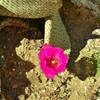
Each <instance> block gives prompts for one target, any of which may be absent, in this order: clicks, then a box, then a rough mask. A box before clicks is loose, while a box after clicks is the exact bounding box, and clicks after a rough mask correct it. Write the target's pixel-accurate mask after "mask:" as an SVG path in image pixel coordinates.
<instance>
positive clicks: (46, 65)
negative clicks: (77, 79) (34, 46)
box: [39, 44, 69, 79]
mask: <svg viewBox="0 0 100 100" xmlns="http://www.w3.org/2000/svg"><path fill="white" fill-rule="evenodd" d="M39 59H40V68H41V70H42V72H43V73H44V74H45V76H46V77H47V78H48V79H52V78H54V77H55V76H56V75H57V74H58V73H61V72H63V71H64V70H65V69H66V65H67V64H68V59H69V57H68V56H67V55H65V54H64V51H63V49H61V48H58V47H54V46H51V45H49V44H44V46H43V47H42V48H41V50H40V52H39Z"/></svg>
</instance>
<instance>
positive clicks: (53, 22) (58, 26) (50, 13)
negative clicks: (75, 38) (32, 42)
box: [0, 0, 70, 51]
mask: <svg viewBox="0 0 100 100" xmlns="http://www.w3.org/2000/svg"><path fill="white" fill-rule="evenodd" d="M61 7H62V0H0V15H3V16H13V17H21V18H43V17H44V18H45V35H44V36H45V37H44V42H45V43H50V44H53V45H55V46H58V47H62V48H63V49H64V50H65V49H66V50H68V51H69V49H70V41H69V37H68V34H67V32H66V29H65V27H64V24H63V22H62V20H61V18H60V14H59V9H60V8H61Z"/></svg>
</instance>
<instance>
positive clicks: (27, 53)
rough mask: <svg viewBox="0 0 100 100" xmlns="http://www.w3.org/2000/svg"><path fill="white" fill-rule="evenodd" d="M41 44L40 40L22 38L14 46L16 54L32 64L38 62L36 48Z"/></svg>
mask: <svg viewBox="0 0 100 100" xmlns="http://www.w3.org/2000/svg"><path fill="white" fill-rule="evenodd" d="M41 46H42V40H28V39H26V38H24V39H23V40H22V41H21V45H20V46H19V47H16V54H17V55H18V56H19V57H20V58H21V59H22V60H24V61H29V62H31V63H33V64H34V65H37V64H38V50H39V49H40V47H41Z"/></svg>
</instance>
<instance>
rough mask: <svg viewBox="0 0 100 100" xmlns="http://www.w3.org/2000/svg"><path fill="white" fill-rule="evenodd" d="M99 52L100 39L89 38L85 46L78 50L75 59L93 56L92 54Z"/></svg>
mask: <svg viewBox="0 0 100 100" xmlns="http://www.w3.org/2000/svg"><path fill="white" fill-rule="evenodd" d="M98 52H100V39H89V40H88V41H87V44H86V46H85V47H84V48H83V49H82V50H81V51H80V55H79V56H78V58H77V60H76V62H77V61H79V60H80V59H81V58H83V57H85V58H93V55H94V54H96V53H98Z"/></svg>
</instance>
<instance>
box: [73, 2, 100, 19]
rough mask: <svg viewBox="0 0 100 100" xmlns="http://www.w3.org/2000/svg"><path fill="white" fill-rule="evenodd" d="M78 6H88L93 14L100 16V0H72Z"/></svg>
mask: <svg viewBox="0 0 100 100" xmlns="http://www.w3.org/2000/svg"><path fill="white" fill-rule="evenodd" d="M71 1H72V2H73V3H74V4H76V5H78V6H83V7H86V8H88V9H89V10H90V11H91V12H92V13H93V14H95V15H96V16H97V17H98V18H100V0H71Z"/></svg>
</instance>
